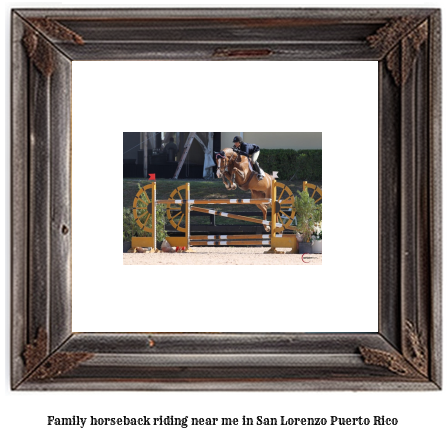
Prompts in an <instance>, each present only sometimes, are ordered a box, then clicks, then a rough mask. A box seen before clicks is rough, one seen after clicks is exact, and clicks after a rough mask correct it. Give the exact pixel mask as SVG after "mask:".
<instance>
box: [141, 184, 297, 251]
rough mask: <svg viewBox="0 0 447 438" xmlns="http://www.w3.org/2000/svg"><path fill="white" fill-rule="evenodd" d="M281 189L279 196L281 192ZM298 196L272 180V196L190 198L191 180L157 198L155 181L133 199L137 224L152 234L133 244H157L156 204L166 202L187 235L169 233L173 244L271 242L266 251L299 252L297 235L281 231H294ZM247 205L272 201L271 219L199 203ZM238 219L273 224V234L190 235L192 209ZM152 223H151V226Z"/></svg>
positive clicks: (176, 224) (171, 216)
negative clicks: (164, 198) (208, 207)
mask: <svg viewBox="0 0 447 438" xmlns="http://www.w3.org/2000/svg"><path fill="white" fill-rule="evenodd" d="M278 192H279V195H278ZM294 202H295V198H294V196H293V193H292V191H291V190H290V189H289V188H288V187H287V186H285V185H284V184H282V183H279V182H277V181H275V180H273V187H272V199H191V196H190V186H189V183H187V184H184V185H182V186H179V187H177V188H176V189H175V190H174V191H173V192H172V193H171V195H170V197H169V199H166V200H157V199H156V183H155V182H153V183H151V184H148V185H146V186H144V187H143V188H142V189H140V190H139V191H138V193H137V194H136V196H135V199H134V202H133V215H134V218H135V221H136V223H137V225H138V226H139V227H140V228H141V229H143V230H144V231H147V232H149V233H151V236H150V237H132V247H134V248H135V247H150V248H155V247H156V208H155V207H156V205H157V204H165V205H167V217H168V220H169V222H170V223H171V224H172V226H173V227H174V228H175V229H176V230H177V231H180V232H182V233H184V236H168V237H167V238H166V240H167V241H168V242H169V244H170V245H171V246H173V247H174V246H180V247H185V248H187V249H189V248H190V247H193V246H258V245H259V246H263V245H270V247H271V248H270V250H269V251H267V252H269V253H270V252H271V253H275V252H278V251H277V248H288V249H290V250H291V251H290V253H294V254H296V253H298V243H297V239H296V236H295V234H281V233H282V231H284V230H286V229H290V230H294V229H296V228H295V227H293V226H291V224H292V221H293V219H294V217H295V209H294ZM222 204H224V205H225V204H227V205H233V204H239V205H241V204H242V205H246V204H270V205H271V218H272V221H271V222H270V221H264V220H262V219H255V218H251V217H247V216H240V215H237V214H232V213H224V212H222V211H216V210H213V209H207V208H201V207H196V205H222ZM191 211H198V212H201V213H206V214H212V215H216V216H222V217H228V218H233V219H239V220H242V221H247V222H253V223H258V224H262V225H264V226H269V227H270V234H258V235H245V236H237V235H235V236H229V235H216V236H191V234H190V227H189V225H190V212H191ZM149 225H150V226H149Z"/></svg>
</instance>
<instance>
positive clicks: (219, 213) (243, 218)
mask: <svg viewBox="0 0 447 438" xmlns="http://www.w3.org/2000/svg"><path fill="white" fill-rule="evenodd" d="M191 210H192V211H198V212H200V213H206V214H212V215H215V216H223V217H229V218H231V219H239V220H241V221H245V222H253V223H255V224H262V225H271V223H270V222H269V221H265V220H262V219H255V218H252V217H248V216H241V215H238V214H232V213H225V212H223V211H216V210H210V209H208V208H201V207H191ZM277 226H281V224H277Z"/></svg>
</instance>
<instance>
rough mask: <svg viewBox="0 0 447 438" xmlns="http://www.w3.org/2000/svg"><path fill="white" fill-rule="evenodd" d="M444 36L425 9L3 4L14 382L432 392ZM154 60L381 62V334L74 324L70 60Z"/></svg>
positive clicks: (436, 370) (437, 384)
mask: <svg viewBox="0 0 447 438" xmlns="http://www.w3.org/2000/svg"><path fill="white" fill-rule="evenodd" d="M440 32H441V18H440V10H437V9H134V10H123V9H103V10H98V9H91V10H89V9H79V10H76V9H70V10H64V9H17V10H14V11H13V12H12V74H11V77H12V125H11V126H12V128H11V133H12V134H11V136H12V146H11V157H12V168H11V169H12V170H11V174H12V181H11V186H12V193H11V197H12V213H11V214H12V217H11V229H12V240H11V247H12V254H11V257H12V262H11V285H12V300H11V303H12V341H11V342H12V353H11V354H12V371H11V387H12V388H13V389H19V390H43V389H45V390H60V389H63V390H69V389H73V390H210V389H212V390H221V389H222V390H435V389H440V388H441V384H442V378H441V356H442V354H441V269H442V267H441V231H442V230H441V222H442V220H441V219H442V215H441V61H440V57H441V34H440ZM158 59H166V60H173V61H175V60H199V61H215V62H223V61H226V62H231V61H232V60H244V61H245V60H246V61H247V62H248V61H252V60H266V61H278V62H280V61H284V60H338V61H350V60H369V61H377V62H378V77H379V111H378V113H379V188H378V190H379V218H378V222H379V230H378V231H379V232H378V236H379V241H378V245H379V254H380V257H379V272H378V275H379V291H378V293H379V330H378V332H377V333H349V334H348V333H319V334H304V333H184V334H177V333H73V332H72V329H71V293H72V291H71V205H70V202H71V176H70V175H71V63H72V61H74V60H158ZM372 275H375V273H372ZM166 311H169V309H166Z"/></svg>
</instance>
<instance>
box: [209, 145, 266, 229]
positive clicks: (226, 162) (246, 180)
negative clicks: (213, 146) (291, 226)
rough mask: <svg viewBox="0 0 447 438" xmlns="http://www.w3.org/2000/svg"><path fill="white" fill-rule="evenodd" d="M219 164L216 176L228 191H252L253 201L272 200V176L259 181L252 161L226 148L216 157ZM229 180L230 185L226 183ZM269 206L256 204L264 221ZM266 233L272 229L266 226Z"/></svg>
mask: <svg viewBox="0 0 447 438" xmlns="http://www.w3.org/2000/svg"><path fill="white" fill-rule="evenodd" d="M215 159H216V163H217V172H216V175H217V177H218V178H222V181H223V183H224V184H225V187H226V188H227V190H236V189H237V188H238V187H239V188H240V189H241V190H244V191H248V190H250V191H251V199H263V198H267V199H271V198H272V180H273V178H272V176H271V175H269V174H267V173H266V174H265V176H264V178H263V179H262V180H261V181H259V180H258V178H257V176H256V175H257V173H256V172H255V171H253V168H252V165H251V163H250V160H249V159H248V158H247V157H246V156H244V155H241V154H238V153H237V152H235V151H234V150H233V149H231V148H226V149H224V150H223V151H221V152H217V153H216V155H215ZM226 179H227V180H228V184H227V182H226ZM267 205H268V204H256V207H258V208H259V210H261V211H262V216H263V218H264V220H265V221H266V220H267ZM264 228H265V231H266V232H267V233H268V232H270V227H269V226H268V225H264Z"/></svg>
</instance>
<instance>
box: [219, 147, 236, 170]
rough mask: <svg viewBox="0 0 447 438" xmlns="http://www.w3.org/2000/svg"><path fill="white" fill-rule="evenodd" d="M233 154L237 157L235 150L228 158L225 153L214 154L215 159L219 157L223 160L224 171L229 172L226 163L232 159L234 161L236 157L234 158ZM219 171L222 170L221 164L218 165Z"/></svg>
mask: <svg viewBox="0 0 447 438" xmlns="http://www.w3.org/2000/svg"><path fill="white" fill-rule="evenodd" d="M235 156H236V158H237V156H238V155H237V153H236V152H234V151H233V153H232V154H231V157H230V158H227V156H226V155H225V154H223V155H221V154H217V155H216V160H217V159H218V158H220V159H223V161H224V163H223V164H224V165H225V169H224V172H226V173H229V172H228V165H229V164H230V163H231V162H232V161H234V160H235V159H236V158H235ZM219 169H220V171H221V172H222V164H221V165H220V168H219Z"/></svg>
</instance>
